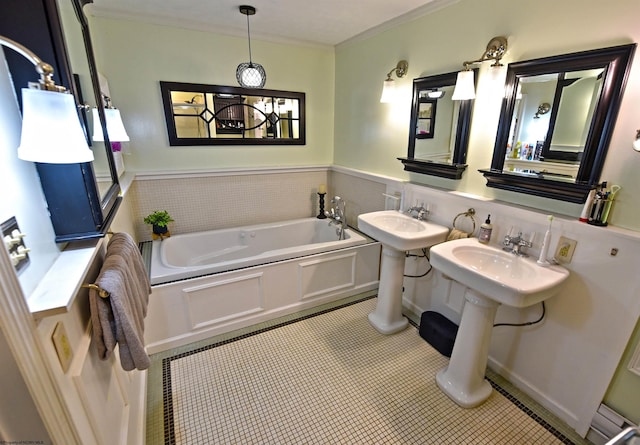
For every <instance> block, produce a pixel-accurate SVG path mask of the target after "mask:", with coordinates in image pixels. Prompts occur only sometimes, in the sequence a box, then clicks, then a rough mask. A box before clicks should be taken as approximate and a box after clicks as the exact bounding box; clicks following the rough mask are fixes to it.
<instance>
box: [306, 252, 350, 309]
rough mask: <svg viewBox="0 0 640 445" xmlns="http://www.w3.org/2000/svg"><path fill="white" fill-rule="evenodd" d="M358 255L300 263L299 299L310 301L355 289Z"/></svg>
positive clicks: (338, 256) (337, 256)
mask: <svg viewBox="0 0 640 445" xmlns="http://www.w3.org/2000/svg"><path fill="white" fill-rule="evenodd" d="M357 255H358V254H357V252H355V251H354V252H349V253H346V254H344V255H336V256H331V257H329V258H318V259H313V260H310V261H303V262H302V261H301V262H300V263H298V289H299V291H298V298H299V299H300V300H308V299H311V298H315V297H319V296H321V295H326V294H328V293H331V292H338V291H341V290H345V289H351V288H353V286H355V283H356V260H357V259H358V258H357Z"/></svg>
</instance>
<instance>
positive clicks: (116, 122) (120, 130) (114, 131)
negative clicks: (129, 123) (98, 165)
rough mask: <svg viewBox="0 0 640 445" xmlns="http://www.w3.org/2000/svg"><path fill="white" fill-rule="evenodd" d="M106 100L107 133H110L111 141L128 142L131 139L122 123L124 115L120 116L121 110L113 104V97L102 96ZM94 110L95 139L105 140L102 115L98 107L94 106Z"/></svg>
mask: <svg viewBox="0 0 640 445" xmlns="http://www.w3.org/2000/svg"><path fill="white" fill-rule="evenodd" d="M102 99H103V100H104V103H105V107H104V116H105V118H106V119H107V134H108V135H109V142H127V141H129V135H128V134H127V130H125V128H124V124H123V123H122V116H120V110H118V109H117V108H116V107H114V106H113V105H112V104H111V98H110V97H109V96H105V95H103V96H102ZM92 112H93V140H94V141H104V135H103V134H102V124H101V122H100V116H99V115H98V109H97V108H94V109H93V110H92Z"/></svg>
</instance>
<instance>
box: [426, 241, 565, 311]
mask: <svg viewBox="0 0 640 445" xmlns="http://www.w3.org/2000/svg"><path fill="white" fill-rule="evenodd" d="M431 264H432V265H433V267H435V268H436V269H438V270H439V271H440V272H442V273H444V274H445V275H448V276H449V277H451V278H452V279H454V280H456V281H458V282H460V283H462V284H464V285H465V286H467V287H468V288H470V289H474V290H475V291H476V292H478V293H480V294H482V295H484V296H486V297H488V298H490V299H492V300H494V301H496V302H498V303H501V304H505V305H507V306H513V307H527V306H531V305H532V304H535V303H539V302H540V301H543V300H546V299H547V298H549V297H551V296H553V295H554V294H556V293H557V292H558V291H559V290H560V288H561V286H562V284H563V283H564V282H565V280H566V279H567V277H569V271H568V270H566V269H565V268H563V267H561V266H549V267H541V266H539V265H537V264H536V262H535V260H533V259H531V258H524V257H520V256H516V255H514V254H513V253H511V252H505V251H503V250H501V249H498V248H496V247H492V246H487V245H484V244H481V243H480V242H478V240H477V239H476V238H465V239H459V240H454V241H449V242H446V243H442V244H439V245H437V246H434V247H432V248H431Z"/></svg>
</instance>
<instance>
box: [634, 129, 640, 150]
mask: <svg viewBox="0 0 640 445" xmlns="http://www.w3.org/2000/svg"><path fill="white" fill-rule="evenodd" d="M633 149H634V150H635V151H640V130H636V139H635V141H633Z"/></svg>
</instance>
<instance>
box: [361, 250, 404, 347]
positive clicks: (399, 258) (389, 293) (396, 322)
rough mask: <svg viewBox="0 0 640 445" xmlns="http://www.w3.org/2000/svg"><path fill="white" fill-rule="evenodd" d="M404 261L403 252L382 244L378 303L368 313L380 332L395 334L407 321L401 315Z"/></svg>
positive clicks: (370, 320)
mask: <svg viewBox="0 0 640 445" xmlns="http://www.w3.org/2000/svg"><path fill="white" fill-rule="evenodd" d="M404 262H405V253H404V252H401V251H399V250H396V249H393V248H391V247H389V246H385V245H384V244H383V245H382V258H381V260H380V285H379V287H378V303H377V306H376V309H375V310H374V311H373V312H371V313H370V314H369V322H370V323H371V324H372V325H373V327H374V328H376V330H377V331H378V332H380V333H381V334H385V335H388V334H395V333H396V332H400V331H401V330H403V329H404V328H406V327H407V324H408V323H409V322H408V320H407V319H406V318H405V317H403V316H402V285H403V277H404Z"/></svg>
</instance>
